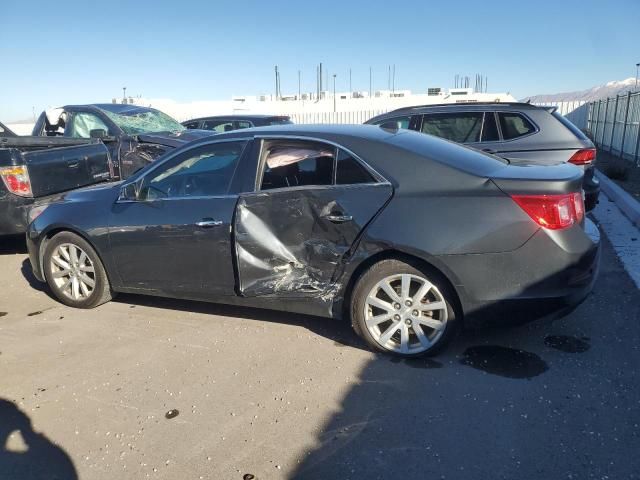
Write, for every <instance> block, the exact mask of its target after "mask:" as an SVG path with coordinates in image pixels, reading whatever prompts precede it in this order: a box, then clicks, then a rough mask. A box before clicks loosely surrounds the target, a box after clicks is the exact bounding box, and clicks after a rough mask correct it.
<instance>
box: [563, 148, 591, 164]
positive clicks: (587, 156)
mask: <svg viewBox="0 0 640 480" xmlns="http://www.w3.org/2000/svg"><path fill="white" fill-rule="evenodd" d="M595 159H596V149H595V148H585V149H583V150H578V151H577V152H576V153H574V154H573V155H572V156H571V158H570V159H569V163H573V164H574V165H591V163H593V161H594V160H595Z"/></svg>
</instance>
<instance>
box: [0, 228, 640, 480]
mask: <svg viewBox="0 0 640 480" xmlns="http://www.w3.org/2000/svg"><path fill="white" fill-rule="evenodd" d="M2 242H3V244H2V246H0V286H1V287H2V288H1V289H0V478H2V479H3V480H4V479H14V478H15V479H20V480H25V479H31V478H47V479H54V478H58V479H73V478H82V479H109V480H112V479H114V478H119V479H129V478H131V479H143V478H156V479H199V478H206V479H247V480H250V479H251V478H257V479H272V478H276V479H278V478H318V479H331V478H335V479H348V478H352V479H362V478H367V479H376V478H381V479H382V478H383V479H387V478H402V479H406V478H429V479H440V478H453V479H474V480H478V479H492V480H493V479H502V478H505V479H512V478H518V479H541V478H545V479H546V478H549V479H551V478H554V479H556V478H557V479H571V478H573V479H589V478H597V479H607V478H609V479H630V478H640V459H639V457H638V452H639V451H640V376H639V372H638V368H639V366H640V322H638V320H639V319H640V295H639V294H638V290H637V289H636V287H635V285H634V284H633V283H632V282H631V280H630V278H629V277H628V276H627V274H626V273H625V271H624V269H623V268H622V266H621V264H620V263H619V262H618V260H617V258H616V256H615V254H614V253H613V250H612V248H611V246H610V244H609V243H608V241H607V240H606V239H605V240H604V245H603V257H602V268H601V274H600V278H599V281H598V283H597V285H596V287H595V290H594V293H593V294H592V295H591V296H590V297H589V298H588V299H587V300H586V301H585V302H584V303H583V304H582V305H580V306H579V307H578V308H577V309H576V310H575V311H574V312H573V313H571V314H569V315H568V316H565V317H564V318H560V319H558V318H556V319H553V318H543V319H540V320H537V321H535V322H532V323H528V324H526V325H523V326H518V327H515V326H514V327H508V328H507V327H503V328H499V329H498V328H492V329H489V328H485V329H480V330H473V331H467V332H465V333H463V334H462V335H461V337H459V338H458V340H457V341H456V342H455V343H454V344H453V345H452V346H451V348H450V349H449V350H447V351H446V352H445V353H443V354H441V355H440V356H439V357H437V358H435V359H431V360H416V361H396V360H391V359H389V358H388V357H385V356H379V355H375V354H373V353H370V352H369V351H367V350H365V349H364V348H363V347H362V344H361V342H359V340H358V339H357V338H356V337H355V336H354V335H353V334H352V332H351V330H350V328H349V327H348V326H347V325H345V324H343V323H340V322H336V321H330V320H326V319H320V318H315V317H308V316H302V315H293V314H286V313H278V312H272V311H260V310H253V309H246V308H236V307H234V308H232V307H224V306H218V305H209V304H201V303H194V302H186V301H175V300H165V299H156V298H148V297H135V296H124V295H123V296H120V297H118V301H114V302H111V303H109V304H106V305H103V306H101V307H99V308H97V309H95V310H92V311H82V310H73V309H70V308H67V307H64V306H62V305H60V304H58V303H56V302H55V301H54V300H52V299H51V298H50V297H49V296H48V295H47V293H46V292H45V291H44V290H42V288H41V287H40V285H38V284H37V283H36V282H34V281H33V278H32V277H31V276H30V270H29V268H28V266H27V260H26V255H25V253H24V251H23V250H22V245H21V242H20V241H19V240H16V241H14V242H7V241H6V240H2ZM505 320H508V319H505ZM2 446H4V448H3V447H2Z"/></svg>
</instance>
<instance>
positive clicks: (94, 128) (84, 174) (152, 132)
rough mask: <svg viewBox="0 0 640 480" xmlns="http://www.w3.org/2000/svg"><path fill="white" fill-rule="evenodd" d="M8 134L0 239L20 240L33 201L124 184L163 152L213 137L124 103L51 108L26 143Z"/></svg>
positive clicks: (0, 186) (1, 172)
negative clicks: (97, 185) (113, 183)
mask: <svg viewBox="0 0 640 480" xmlns="http://www.w3.org/2000/svg"><path fill="white" fill-rule="evenodd" d="M8 132H10V131H9V130H8V129H6V131H5V130H4V127H2V130H0V235H11V234H20V233H24V232H25V231H26V227H27V225H28V223H29V218H28V211H29V209H30V208H31V206H32V205H33V204H34V202H36V201H37V202H41V201H45V202H46V200H47V198H48V197H53V196H55V195H57V194H60V193H62V192H66V191H69V190H73V189H75V188H80V187H84V186H87V185H91V184H95V183H100V182H109V181H120V180H124V179H125V178H127V177H129V176H131V175H132V174H133V173H135V172H136V171H138V170H139V169H141V168H143V167H144V166H146V165H147V164H149V163H150V162H152V161H154V160H155V159H156V158H158V157H159V156H161V155H162V154H164V153H165V152H167V151H169V150H173V149H174V148H177V147H179V146H181V145H183V144H185V143H187V142H189V141H192V140H195V139H196V138H200V137H203V136H207V135H211V134H213V133H215V132H209V131H201V130H187V129H186V128H185V127H183V126H182V125H180V123H178V122H177V121H176V120H174V119H173V118H171V117H169V116H168V115H166V114H164V113H162V112H160V111H158V110H155V109H153V108H149V107H142V106H138V105H127V104H94V105H70V106H66V107H62V108H56V109H52V110H48V111H46V112H43V113H42V114H41V115H40V117H39V118H38V120H37V122H36V124H35V126H34V127H33V132H32V135H31V136H15V135H14V134H13V132H11V133H8Z"/></svg>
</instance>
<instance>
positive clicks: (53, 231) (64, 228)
mask: <svg viewBox="0 0 640 480" xmlns="http://www.w3.org/2000/svg"><path fill="white" fill-rule="evenodd" d="M64 232H69V233H73V234H74V235H77V236H79V237H80V238H82V239H83V240H84V241H85V242H87V243H88V244H89V245H91V248H93V250H94V251H95V252H96V255H97V256H98V258H99V259H100V262H101V263H102V268H103V269H104V272H105V274H106V275H107V279H108V280H109V284H110V285H111V287H112V288H113V279H112V276H111V274H110V273H109V270H108V269H107V264H106V263H105V261H104V256H103V255H102V252H101V251H100V249H99V248H98V247H97V246H96V244H95V243H94V242H92V241H91V238H89V237H88V236H87V234H86V233H85V232H83V231H82V230H80V229H77V228H75V227H73V226H70V225H57V226H53V227H51V228H49V229H48V230H46V231H44V232H42V234H41V240H40V246H39V247H38V263H39V267H40V271H41V272H42V278H44V279H45V280H46V276H45V275H46V273H45V269H44V250H45V248H46V247H47V244H48V243H49V242H50V241H51V239H52V238H53V237H55V236H56V235H58V234H59V233H64Z"/></svg>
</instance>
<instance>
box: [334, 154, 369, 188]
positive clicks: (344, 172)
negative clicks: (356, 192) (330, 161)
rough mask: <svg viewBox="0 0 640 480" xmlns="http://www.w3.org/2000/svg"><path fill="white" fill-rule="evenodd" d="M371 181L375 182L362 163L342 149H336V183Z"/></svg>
mask: <svg viewBox="0 0 640 480" xmlns="http://www.w3.org/2000/svg"><path fill="white" fill-rule="evenodd" d="M373 182H375V179H374V178H373V176H371V174H370V173H369V172H368V171H367V169H366V168H365V167H364V165H362V164H361V163H360V162H359V161H358V160H356V159H355V158H353V156H352V155H350V154H349V153H347V152H345V151H344V150H339V151H338V161H337V167H336V184H338V185H349V184H357V183H373Z"/></svg>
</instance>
